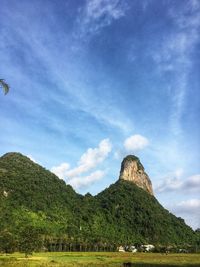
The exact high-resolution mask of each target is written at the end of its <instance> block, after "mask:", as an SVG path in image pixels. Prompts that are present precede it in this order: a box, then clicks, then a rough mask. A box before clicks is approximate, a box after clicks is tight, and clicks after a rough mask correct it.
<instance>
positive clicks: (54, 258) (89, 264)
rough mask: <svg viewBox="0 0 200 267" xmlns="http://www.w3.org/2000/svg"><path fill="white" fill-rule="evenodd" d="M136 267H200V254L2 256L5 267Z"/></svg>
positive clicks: (1, 260)
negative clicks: (128, 266)
mask: <svg viewBox="0 0 200 267" xmlns="http://www.w3.org/2000/svg"><path fill="white" fill-rule="evenodd" d="M129 262H131V263H133V265H132V266H133V267H137V266H140V267H142V266H144V267H147V266H148V267H153V266H157V267H158V266H193V267H194V266H195V267H200V254H168V255H165V254H159V253H135V254H133V253H119V252H113V253H112V252H84V253H81V252H53V253H48V252H46V253H34V254H33V255H32V256H30V257H28V258H25V257H24V255H23V254H20V253H14V254H10V255H5V254H1V255H0V266H1V267H29V266H30V267H64V266H69V267H94V266H97V267H107V266H108V267H115V266H116V267H121V266H123V264H124V263H129Z"/></svg>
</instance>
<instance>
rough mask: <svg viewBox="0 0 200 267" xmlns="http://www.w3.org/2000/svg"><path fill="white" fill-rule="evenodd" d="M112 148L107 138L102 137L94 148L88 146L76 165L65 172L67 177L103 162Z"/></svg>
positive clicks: (79, 173)
mask: <svg viewBox="0 0 200 267" xmlns="http://www.w3.org/2000/svg"><path fill="white" fill-rule="evenodd" d="M111 149H112V145H111V143H110V141H109V139H104V140H102V141H101V142H100V143H99V146H98V147H96V148H89V149H88V150H87V151H86V152H85V153H84V154H83V155H82V156H81V158H80V160H79V162H78V166H77V167H75V168H73V169H71V170H69V171H68V172H67V176H68V177H70V178H71V177H76V176H77V175H81V174H82V173H85V172H87V171H89V170H91V169H93V168H95V167H96V166H97V165H98V164H99V163H101V162H103V161H104V160H105V159H106V157H107V156H108V154H109V153H110V151H111Z"/></svg>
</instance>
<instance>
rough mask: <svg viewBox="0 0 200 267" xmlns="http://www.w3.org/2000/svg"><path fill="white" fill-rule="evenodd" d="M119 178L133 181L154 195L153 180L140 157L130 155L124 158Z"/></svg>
mask: <svg viewBox="0 0 200 267" xmlns="http://www.w3.org/2000/svg"><path fill="white" fill-rule="evenodd" d="M119 179H122V180H127V181H130V182H133V183H134V184H136V185H137V186H138V187H141V188H142V189H144V190H145V191H147V192H148V193H149V194H151V195H153V189H152V184H151V180H150V179H149V176H148V175H147V174H146V173H145V171H144V167H143V165H142V164H141V162H140V160H139V158H138V157H136V156H133V155H129V156H127V157H125V158H124V159H123V161H122V164H121V171H120V176H119Z"/></svg>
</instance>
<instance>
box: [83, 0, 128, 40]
mask: <svg viewBox="0 0 200 267" xmlns="http://www.w3.org/2000/svg"><path fill="white" fill-rule="evenodd" d="M127 9H128V6H127V4H126V3H125V1H121V0H87V2H86V5H85V7H84V8H83V9H82V10H81V14H80V15H79V20H78V23H79V25H80V27H79V28H80V31H81V32H80V35H81V36H83V35H86V34H87V35H88V34H95V33H97V32H99V30H100V29H102V28H104V27H105V26H108V25H110V24H111V23H112V22H113V21H114V20H117V19H119V18H121V17H123V16H124V15H125V12H126V10H127Z"/></svg>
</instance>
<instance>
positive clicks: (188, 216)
mask: <svg viewBox="0 0 200 267" xmlns="http://www.w3.org/2000/svg"><path fill="white" fill-rule="evenodd" d="M169 208H170V210H171V211H172V212H173V213H175V214H176V215H177V216H181V217H184V218H185V220H186V223H188V224H189V225H192V227H193V229H194V230H195V229H197V228H199V227H200V199H196V198H193V199H189V200H184V201H181V202H179V203H178V204H174V205H173V206H171V207H169Z"/></svg>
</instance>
